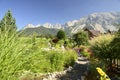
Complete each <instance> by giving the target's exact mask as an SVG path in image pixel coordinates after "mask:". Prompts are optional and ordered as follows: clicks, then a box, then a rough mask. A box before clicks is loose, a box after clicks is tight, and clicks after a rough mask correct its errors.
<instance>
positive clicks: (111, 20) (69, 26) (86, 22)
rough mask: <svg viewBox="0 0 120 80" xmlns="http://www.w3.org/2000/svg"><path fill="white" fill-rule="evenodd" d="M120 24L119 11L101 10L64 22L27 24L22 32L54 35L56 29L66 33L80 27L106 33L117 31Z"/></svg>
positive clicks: (74, 31)
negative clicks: (101, 11)
mask: <svg viewBox="0 0 120 80" xmlns="http://www.w3.org/2000/svg"><path fill="white" fill-rule="evenodd" d="M119 25H120V12H103V13H93V14H90V15H88V16H85V17H82V18H80V19H79V20H73V21H68V22H66V23H65V24H51V23H45V24H43V25H40V24H38V25H33V24H28V25H26V26H25V27H24V29H23V30H22V32H23V33H24V34H25V35H31V34H33V33H34V32H36V33H37V34H40V35H44V34H52V35H55V34H56V33H57V31H58V30H60V29H62V30H64V31H65V32H66V33H67V34H73V33H76V32H78V31H79V30H81V29H85V28H87V29H90V30H97V31H100V32H101V33H106V32H107V31H108V30H110V31H117V30H118V28H119Z"/></svg>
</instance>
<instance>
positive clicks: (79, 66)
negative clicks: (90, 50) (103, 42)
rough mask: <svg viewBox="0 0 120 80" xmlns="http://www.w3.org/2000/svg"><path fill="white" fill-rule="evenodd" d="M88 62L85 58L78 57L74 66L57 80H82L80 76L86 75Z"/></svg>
mask: <svg viewBox="0 0 120 80" xmlns="http://www.w3.org/2000/svg"><path fill="white" fill-rule="evenodd" d="M88 63H89V61H88V60H87V59H86V58H85V57H78V60H77V61H76V63H75V65H74V66H73V67H71V68H69V69H70V70H67V73H66V74H65V75H63V76H61V77H59V78H58V79H57V80H82V79H81V76H83V75H84V74H86V72H87V69H88Z"/></svg>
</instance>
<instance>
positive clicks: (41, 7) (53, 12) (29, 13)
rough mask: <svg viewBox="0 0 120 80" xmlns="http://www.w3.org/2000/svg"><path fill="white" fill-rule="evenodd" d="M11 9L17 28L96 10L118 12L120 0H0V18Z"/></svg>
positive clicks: (70, 19) (77, 15)
mask: <svg viewBox="0 0 120 80" xmlns="http://www.w3.org/2000/svg"><path fill="white" fill-rule="evenodd" d="M9 9H11V10H12V14H13V17H15V18H16V22H17V26H18V28H19V29H21V28H23V27H24V26H25V25H27V24H29V23H31V24H34V25H37V24H44V23H47V22H48V23H52V24H55V23H61V24H64V23H65V22H67V21H72V20H75V19H77V20H78V19H80V18H81V17H84V16H87V15H89V14H91V13H96V12H120V0H0V19H2V17H3V16H4V14H5V13H6V12H7V11H8V10H9Z"/></svg>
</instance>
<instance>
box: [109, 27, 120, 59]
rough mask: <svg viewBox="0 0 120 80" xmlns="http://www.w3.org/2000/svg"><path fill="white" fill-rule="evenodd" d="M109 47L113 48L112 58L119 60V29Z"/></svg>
mask: <svg viewBox="0 0 120 80" xmlns="http://www.w3.org/2000/svg"><path fill="white" fill-rule="evenodd" d="M110 46H113V52H114V54H115V55H114V58H117V59H120V54H119V51H120V29H119V30H118V32H117V33H116V34H115V38H114V39H113V41H112V42H111V43H110Z"/></svg>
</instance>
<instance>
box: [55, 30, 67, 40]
mask: <svg viewBox="0 0 120 80" xmlns="http://www.w3.org/2000/svg"><path fill="white" fill-rule="evenodd" d="M65 37H66V34H65V32H64V31H63V30H59V31H58V33H57V38H58V39H65Z"/></svg>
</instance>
